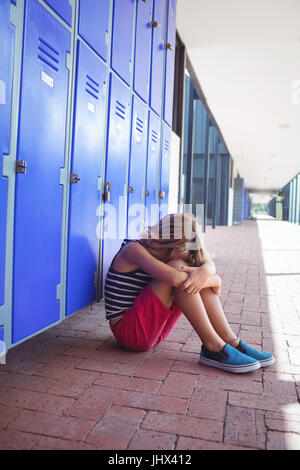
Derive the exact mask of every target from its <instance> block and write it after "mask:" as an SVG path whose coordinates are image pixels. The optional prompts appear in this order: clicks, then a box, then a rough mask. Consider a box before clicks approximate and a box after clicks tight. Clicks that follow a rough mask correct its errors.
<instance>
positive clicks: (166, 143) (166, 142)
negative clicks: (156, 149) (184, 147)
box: [165, 140, 170, 152]
mask: <svg viewBox="0 0 300 470" xmlns="http://www.w3.org/2000/svg"><path fill="white" fill-rule="evenodd" d="M165 150H166V152H169V150H170V144H169V142H168V141H167V140H165Z"/></svg>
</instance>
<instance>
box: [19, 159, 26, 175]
mask: <svg viewBox="0 0 300 470" xmlns="http://www.w3.org/2000/svg"><path fill="white" fill-rule="evenodd" d="M26 169H27V163H26V162H24V160H17V161H16V173H21V174H23V175H24V174H26Z"/></svg>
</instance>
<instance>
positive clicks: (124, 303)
mask: <svg viewBox="0 0 300 470" xmlns="http://www.w3.org/2000/svg"><path fill="white" fill-rule="evenodd" d="M135 241H138V240H128V239H125V240H124V241H123V243H122V245H121V247H120V250H119V251H118V253H119V252H120V251H121V249H122V248H123V247H124V246H125V245H127V243H130V242H135ZM118 253H117V254H118ZM117 254H116V255H115V257H114V259H113V260H112V263H111V265H110V268H109V270H108V272H107V275H106V279H105V286H104V298H105V311H106V319H107V320H113V319H115V318H118V317H122V315H123V314H124V312H125V310H126V309H128V308H131V307H132V305H133V302H134V301H135V299H136V297H137V296H138V295H139V293H140V292H141V291H142V290H143V288H144V287H145V286H146V285H147V284H148V283H149V282H150V281H151V279H152V277H151V276H150V275H149V274H147V273H145V271H143V270H142V269H136V270H134V271H130V272H128V273H121V272H119V271H116V270H115V269H113V268H112V265H113V262H114V260H115V258H116V256H117Z"/></svg>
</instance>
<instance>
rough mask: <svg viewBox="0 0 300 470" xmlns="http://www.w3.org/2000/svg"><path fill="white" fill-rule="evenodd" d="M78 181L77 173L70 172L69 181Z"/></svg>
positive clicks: (75, 182) (72, 182) (74, 182)
mask: <svg viewBox="0 0 300 470" xmlns="http://www.w3.org/2000/svg"><path fill="white" fill-rule="evenodd" d="M79 181H80V178H79V175H78V174H77V173H71V174H70V183H71V184H77V183H78V182H79Z"/></svg>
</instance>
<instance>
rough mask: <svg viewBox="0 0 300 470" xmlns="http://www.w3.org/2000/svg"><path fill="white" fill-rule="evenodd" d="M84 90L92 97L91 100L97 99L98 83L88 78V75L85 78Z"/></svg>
mask: <svg viewBox="0 0 300 470" xmlns="http://www.w3.org/2000/svg"><path fill="white" fill-rule="evenodd" d="M85 84H86V89H85V91H86V92H87V93H88V94H89V95H91V96H93V98H95V99H96V100H98V99H99V91H100V85H99V83H98V82H96V80H94V79H93V78H92V77H90V76H89V75H87V76H86V82H85Z"/></svg>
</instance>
